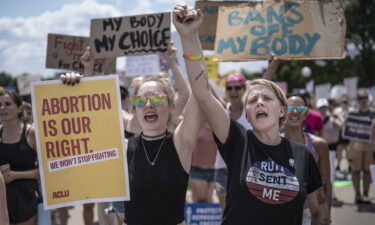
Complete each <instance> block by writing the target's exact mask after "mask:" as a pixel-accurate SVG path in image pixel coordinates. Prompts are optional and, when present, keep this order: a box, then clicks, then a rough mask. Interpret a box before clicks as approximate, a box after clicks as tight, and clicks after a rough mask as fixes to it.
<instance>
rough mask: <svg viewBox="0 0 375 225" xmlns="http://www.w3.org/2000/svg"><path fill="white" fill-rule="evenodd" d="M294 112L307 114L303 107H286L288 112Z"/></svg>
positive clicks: (305, 108)
mask: <svg viewBox="0 0 375 225" xmlns="http://www.w3.org/2000/svg"><path fill="white" fill-rule="evenodd" d="M294 110H297V112H299V113H303V114H304V113H306V112H307V107H306V106H304V105H288V112H293V111H294Z"/></svg>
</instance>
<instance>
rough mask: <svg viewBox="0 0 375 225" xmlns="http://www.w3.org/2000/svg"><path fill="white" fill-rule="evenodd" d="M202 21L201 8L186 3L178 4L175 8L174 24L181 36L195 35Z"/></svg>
mask: <svg viewBox="0 0 375 225" xmlns="http://www.w3.org/2000/svg"><path fill="white" fill-rule="evenodd" d="M202 21H203V13H202V12H201V10H200V9H194V8H193V7H191V6H188V5H185V4H177V5H176V6H175V7H174V9H173V24H174V26H175V27H176V29H177V32H178V33H179V34H180V36H185V35H191V34H192V35H195V34H196V32H197V31H198V27H199V25H200V24H201V23H202Z"/></svg>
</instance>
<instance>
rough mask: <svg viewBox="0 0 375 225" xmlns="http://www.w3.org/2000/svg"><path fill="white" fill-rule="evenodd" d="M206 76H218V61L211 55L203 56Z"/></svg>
mask: <svg viewBox="0 0 375 225" xmlns="http://www.w3.org/2000/svg"><path fill="white" fill-rule="evenodd" d="M204 59H205V62H206V67H207V74H208V78H218V76H219V63H218V62H217V61H215V60H214V57H213V56H212V55H206V56H204Z"/></svg>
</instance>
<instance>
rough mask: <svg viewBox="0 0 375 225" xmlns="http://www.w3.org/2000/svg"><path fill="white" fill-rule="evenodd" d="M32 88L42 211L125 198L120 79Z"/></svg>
mask: <svg viewBox="0 0 375 225" xmlns="http://www.w3.org/2000/svg"><path fill="white" fill-rule="evenodd" d="M31 88H32V102H33V104H32V105H33V114H34V121H35V131H36V140H37V147H38V160H39V172H40V177H41V184H42V191H43V199H44V201H43V203H44V208H45V209H52V208H59V207H65V206H70V205H74V204H81V203H89V202H111V201H123V200H129V193H130V191H129V181H128V179H129V177H128V169H127V168H128V167H127V160H126V152H125V139H124V127H123V122H122V111H121V102H120V101H121V98H120V91H119V80H118V76H115V75H109V76H105V77H92V78H84V79H82V81H81V83H80V84H79V85H76V86H67V85H63V84H62V83H61V82H60V81H44V82H35V83H32V85H31Z"/></svg>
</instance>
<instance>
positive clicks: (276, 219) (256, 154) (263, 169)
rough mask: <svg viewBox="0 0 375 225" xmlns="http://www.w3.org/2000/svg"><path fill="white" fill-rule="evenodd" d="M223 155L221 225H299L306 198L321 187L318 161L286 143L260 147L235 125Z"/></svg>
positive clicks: (220, 147) (234, 122) (297, 146)
mask: <svg viewBox="0 0 375 225" xmlns="http://www.w3.org/2000/svg"><path fill="white" fill-rule="evenodd" d="M215 140H216V142H217V144H218V148H219V152H220V154H221V156H222V157H223V159H224V161H225V163H226V165H227V167H228V194H227V199H226V203H227V205H226V208H225V210H224V216H223V223H222V224H223V225H228V224H231V225H242V224H244V225H245V224H246V225H248V224H251V225H258V224H259V225H271V224H277V225H297V224H298V225H300V224H301V223H302V212H303V205H304V202H305V199H306V195H307V194H309V193H311V192H313V191H315V190H316V189H318V188H319V187H321V186H322V178H321V175H320V172H319V169H318V166H317V165H316V163H315V160H314V157H313V156H312V155H311V153H310V152H309V151H308V149H306V147H304V146H303V145H299V144H295V143H292V142H290V141H288V140H287V139H285V138H282V141H281V143H280V144H278V145H276V146H270V145H265V144H263V143H261V142H260V141H259V140H258V139H257V138H256V136H255V135H254V134H253V133H252V131H246V130H245V129H244V128H243V127H242V126H241V125H240V124H238V123H237V122H236V121H234V120H231V124H230V130H229V136H228V139H227V140H226V143H224V144H221V143H220V141H219V140H218V139H217V138H216V137H215Z"/></svg>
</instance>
